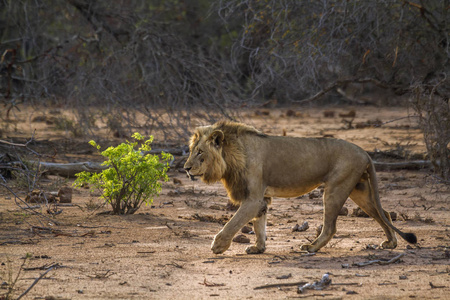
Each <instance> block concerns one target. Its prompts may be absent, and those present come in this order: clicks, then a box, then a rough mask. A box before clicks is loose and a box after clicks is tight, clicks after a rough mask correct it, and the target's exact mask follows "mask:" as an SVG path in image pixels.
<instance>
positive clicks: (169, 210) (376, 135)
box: [0, 107, 450, 299]
mask: <svg viewBox="0 0 450 300" xmlns="http://www.w3.org/2000/svg"><path fill="white" fill-rule="evenodd" d="M352 109H354V110H355V111H356V118H355V119H354V120H353V122H352V125H356V124H358V123H361V124H363V123H367V122H368V121H376V120H380V121H381V122H387V121H390V120H394V119H397V118H401V117H405V116H407V115H408V113H409V112H408V111H407V110H406V109H404V108H374V107H356V108H352V107H339V108H334V109H333V111H334V112H335V116H334V117H331V118H325V117H324V115H323V110H322V109H318V108H311V109H307V110H302V111H294V115H293V116H290V117H288V116H286V115H292V112H289V113H288V112H287V109H276V110H275V109H274V110H270V111H267V110H260V111H256V112H255V111H248V112H245V113H244V117H245V120H246V121H247V122H249V123H251V124H253V125H255V126H256V127H258V128H259V129H261V130H262V131H264V132H266V133H269V134H276V135H281V134H283V132H284V133H286V134H287V135H290V136H324V135H327V136H334V137H337V138H344V139H347V140H349V141H351V142H354V143H356V144H358V145H360V146H361V147H363V148H364V149H365V150H367V151H374V150H375V149H378V150H381V151H394V152H395V153H397V154H401V155H403V156H407V157H409V158H418V157H421V156H423V154H424V153H425V146H424V144H423V141H422V136H421V132H420V130H419V129H418V128H417V125H416V123H415V120H414V119H401V120H398V121H396V122H392V123H386V124H384V125H383V126H381V127H377V128H373V127H370V128H355V129H345V128H346V127H347V126H348V123H347V124H346V123H342V120H343V118H342V117H339V113H348V112H349V111H350V110H352ZM267 114H268V115H267ZM25 121H26V120H25ZM25 121H24V122H25ZM25 123H26V122H25ZM26 124H27V125H26V127H27V128H28V127H29V128H31V127H33V126H36V127H38V126H41V129H40V130H41V132H39V134H40V135H41V137H42V138H45V136H44V134H43V133H42V131H43V130H44V128H45V126H44V125H42V124H33V123H26ZM358 127H361V126H358ZM28 132H29V131H27V129H23V130H20V128H19V130H16V132H15V133H14V132H13V133H6V134H5V133H4V136H3V138H5V136H7V137H10V136H26V135H27V134H28ZM51 133H52V131H51ZM52 134H53V136H52V138H55V136H57V135H55V134H54V132H53V133H52ZM67 143H69V144H70V143H73V144H76V141H74V140H68V142H67ZM67 149H68V150H67V151H68V152H67V153H64V155H62V157H64V159H66V160H70V161H74V160H78V161H84V160H86V158H87V157H84V156H82V155H78V156H76V157H75V156H74V155H71V153H74V151H73V148H71V147H70V146H68V147H67ZM177 159H181V158H177ZM169 175H170V177H171V180H172V181H171V182H168V183H165V184H164V187H163V191H162V194H161V195H160V197H158V198H157V199H156V200H155V201H154V203H153V205H152V206H146V207H142V208H141V209H140V210H139V211H138V212H137V213H136V214H134V215H126V216H114V215H106V214H99V212H103V211H107V210H109V207H108V206H103V207H100V208H97V209H96V210H92V209H93V208H94V207H96V206H97V205H98V204H101V202H100V200H98V198H97V197H96V195H92V194H90V193H89V191H88V190H85V189H77V190H75V191H74V195H73V202H72V203H73V206H63V207H59V208H58V209H62V213H61V214H58V215H56V216H55V217H51V216H50V215H47V214H46V210H47V208H46V207H44V206H42V207H41V208H40V209H38V211H40V212H42V213H43V214H45V215H47V216H49V219H47V220H45V219H42V218H37V217H35V216H32V215H31V214H29V213H26V212H24V211H23V210H21V209H19V208H18V207H17V206H16V205H15V204H14V197H13V196H12V195H11V194H10V193H9V192H7V191H6V190H5V189H4V188H0V264H1V265H0V283H2V284H1V289H0V299H2V296H1V295H4V294H6V292H7V287H8V284H11V277H12V278H13V279H14V278H16V275H17V273H18V272H19V270H20V267H21V265H22V263H23V261H24V257H25V256H26V255H27V253H29V254H30V255H31V259H29V260H27V262H26V263H25V265H24V266H23V267H22V271H21V272H20V274H19V276H18V280H17V282H16V283H15V285H14V294H13V295H14V298H16V297H18V296H19V295H21V294H22V293H23V292H24V291H25V290H26V289H27V288H28V287H29V286H30V285H31V284H32V283H33V282H34V281H35V279H36V278H38V277H39V276H40V274H43V273H44V272H46V271H47V270H48V269H49V268H50V267H51V266H54V268H52V269H51V270H50V271H48V273H47V274H46V275H45V277H43V278H42V279H41V280H39V281H38V283H37V284H36V285H35V286H34V287H33V288H32V290H31V291H30V292H29V293H28V294H27V295H26V296H25V297H24V299H286V298H310V299H313V298H317V299H340V298H345V299H407V298H415V299H433V298H436V299H448V295H449V292H450V280H449V278H450V277H449V275H450V253H449V251H450V249H449V246H450V243H449V241H450V231H449V229H450V221H449V220H450V218H449V217H450V213H449V208H450V205H449V201H450V193H449V186H446V185H444V184H442V183H439V182H438V181H437V180H436V178H435V177H433V176H432V173H431V172H430V171H429V170H418V171H406V170H397V171H388V172H386V171H384V172H378V180H379V186H380V195H381V199H382V205H383V207H384V209H386V210H387V211H391V212H395V213H397V216H398V217H397V220H396V221H395V222H394V224H395V225H396V226H397V227H399V228H401V229H403V230H404V231H411V232H414V233H416V235H417V237H418V240H419V243H418V244H417V245H412V246H411V245H408V244H407V243H406V242H404V241H403V240H399V245H398V247H397V249H395V250H383V249H379V247H378V246H377V245H378V244H380V243H381V242H382V241H383V240H384V239H385V236H384V233H383V231H382V229H381V227H380V226H379V225H378V224H377V223H376V222H375V221H374V220H372V219H370V218H363V217H356V216H352V212H353V209H355V208H356V205H355V204H354V203H353V202H352V201H351V200H348V201H347V202H346V204H345V207H347V208H348V211H349V213H348V215H345V216H340V217H339V218H338V224H337V227H338V231H337V234H336V235H335V237H334V238H333V239H332V240H331V241H330V242H329V243H328V245H327V246H326V247H324V248H323V249H321V250H320V252H318V253H317V254H315V255H307V254H305V253H302V252H300V251H299V247H300V245H301V244H303V243H306V242H308V240H312V239H313V238H314V237H315V235H316V228H317V227H318V226H319V225H320V224H321V222H322V212H323V211H322V201H321V198H319V197H317V193H318V192H314V193H313V194H312V195H311V196H310V195H305V196H302V197H299V198H295V199H294V198H291V199H281V198H275V199H274V201H273V204H272V206H271V208H270V211H269V214H268V222H269V226H268V230H267V238H268V240H267V250H266V252H265V253H264V254H260V255H247V254H245V251H244V249H245V248H246V247H247V246H248V245H249V244H248V243H247V244H246V243H237V242H234V243H232V245H231V247H230V249H229V250H227V251H226V252H225V253H224V254H222V255H214V254H213V253H212V252H211V251H210V244H211V241H212V238H213V236H214V235H215V234H216V233H217V232H218V231H219V230H220V228H221V227H222V226H223V223H224V222H226V220H228V219H229V218H231V216H232V215H233V213H234V212H233V211H230V210H227V209H226V204H227V197H226V192H225V190H224V188H223V187H222V186H221V185H220V184H214V185H209V186H208V185H205V184H203V183H202V182H200V181H194V182H193V181H189V180H188V179H187V178H186V176H185V175H184V174H183V173H181V172H179V170H177V169H173V170H171V171H170V173H169ZM174 179H177V180H175V181H173V180H174ZM71 182H72V181H71V180H69V181H65V180H62V179H61V178H57V177H56V176H49V177H48V178H47V179H44V181H43V184H46V185H47V186H48V189H51V188H56V187H57V186H58V185H69V186H70V184H71ZM180 182H181V183H180ZM9 184H10V185H11V186H13V187H14V188H15V190H16V191H17V189H18V188H16V187H15V183H14V182H9ZM22 192H23V191H22ZM18 193H19V194H20V189H19V191H18ZM304 221H307V222H308V223H309V229H308V230H307V231H304V232H293V231H292V228H293V227H294V225H295V224H299V225H301V224H302V223H303V222H304ZM56 223H58V224H59V225H56ZM33 226H35V227H34V228H33ZM38 227H42V228H38ZM48 228H53V229H54V230H53V231H49V230H46V229H48ZM244 235H245V236H247V237H248V238H250V240H251V242H254V236H253V235H252V234H244ZM399 255H403V256H401V257H400V258H399V259H398V260H396V261H395V262H393V263H389V264H377V263H375V264H370V265H366V266H358V265H357V264H358V263H364V262H369V261H373V260H381V261H387V260H389V259H392V258H395V257H397V256H399ZM324 274H329V277H330V278H331V280H332V281H331V284H329V285H327V286H326V287H324V288H323V289H322V290H313V289H309V290H304V292H303V293H299V292H298V291H299V286H300V287H301V286H303V285H304V284H306V283H313V282H315V281H319V280H320V279H321V278H322V276H323V275H324ZM10 275H11V276H10Z"/></svg>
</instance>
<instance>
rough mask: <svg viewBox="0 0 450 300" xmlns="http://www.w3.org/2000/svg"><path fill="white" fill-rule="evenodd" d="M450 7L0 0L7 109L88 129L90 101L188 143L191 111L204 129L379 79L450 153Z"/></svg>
mask: <svg viewBox="0 0 450 300" xmlns="http://www.w3.org/2000/svg"><path fill="white" fill-rule="evenodd" d="M449 8H450V1H449V0H427V1H421V0H415V1H405V0H403V1H400V0H398V1H394V0H381V1H357V0H349V1H337V0H321V1H315V0H302V1H298V0H282V1H279V0H216V1H207V0H198V1H197V0H171V1H163V0H134V1H131V0H111V1H99V0H66V1H63V0H45V1H44V0H2V1H0V35H1V36H0V53H1V61H0V76H1V77H0V102H1V105H2V113H3V112H5V113H7V112H8V111H9V110H10V109H12V108H13V107H15V106H16V105H19V104H20V103H24V102H27V103H41V102H44V101H45V102H46V103H48V101H52V102H54V103H62V104H65V105H67V106H70V107H72V108H74V110H75V111H76V112H77V116H78V122H79V123H80V127H81V128H86V130H88V129H89V122H90V121H89V119H90V118H91V117H92V116H90V115H89V112H88V111H89V110H88V109H87V108H89V107H92V106H99V105H101V106H103V107H105V109H106V112H107V113H108V114H109V115H119V116H120V118H121V119H123V120H124V121H125V122H126V123H127V124H132V123H133V121H134V120H135V118H134V117H133V110H132V109H136V110H140V111H145V112H147V115H148V122H153V123H156V124H159V125H160V126H167V124H170V125H171V129H170V130H171V132H175V133H176V134H178V135H183V136H184V135H185V134H186V129H187V126H185V125H186V124H188V122H189V118H190V116H191V112H192V111H193V110H194V108H195V111H196V112H197V116H199V115H200V116H203V118H205V122H207V121H213V120H214V119H215V118H216V117H217V113H218V114H220V115H222V116H223V115H225V116H226V117H231V115H230V114H232V111H233V110H232V109H233V108H235V107H239V106H241V105H242V104H243V102H245V103H246V105H249V104H252V103H257V102H261V101H265V100H267V99H277V100H278V102H279V103H280V102H284V103H288V104H293V103H299V101H301V100H304V99H308V98H310V97H311V96H313V95H315V94H316V93H317V92H319V91H333V90H336V89H337V88H340V89H342V90H345V88H346V86H347V85H348V84H357V85H364V86H367V85H368V84H370V85H372V86H378V87H381V88H383V89H386V90H389V91H391V92H394V93H397V94H402V95H408V96H409V99H410V100H411V102H412V104H413V106H414V107H415V108H416V109H417V112H418V113H419V114H420V115H421V116H422V119H421V120H422V124H424V126H428V127H430V126H436V125H432V124H434V123H436V124H440V125H437V126H440V128H439V130H436V129H435V128H434V127H431V129H430V130H429V131H427V132H429V134H428V135H427V137H426V138H427V139H428V140H430V143H431V144H430V145H432V146H430V149H432V148H433V147H434V148H435V150H433V151H437V152H439V153H447V151H448V143H449V140H450V134H449V128H448V126H449V125H448V124H449V123H450V121H449V105H448V95H449V92H450V91H449V78H448V75H449V66H450V63H449V57H450V55H449V54H450V50H449V49H450V42H449V41H450V37H449V36H450V35H449V33H450V14H449ZM121 108H126V112H125V113H124V112H123V110H122V111H121V113H120V114H119V113H117V111H120V109H121ZM155 108H158V109H155ZM161 111H165V112H166V113H167V114H165V116H166V117H165V118H162V117H161ZM211 111H214V112H216V114H212V113H211ZM167 116H169V123H168V122H167ZM442 124H444V125H445V126H446V127H445V126H444V127H442V126H443V125H442ZM438 136H439V137H438ZM438 140H439V141H438ZM445 155H446V154H445ZM445 155H444V157H447V166H448V156H445ZM441 160H442V158H441ZM447 176H448V172H447Z"/></svg>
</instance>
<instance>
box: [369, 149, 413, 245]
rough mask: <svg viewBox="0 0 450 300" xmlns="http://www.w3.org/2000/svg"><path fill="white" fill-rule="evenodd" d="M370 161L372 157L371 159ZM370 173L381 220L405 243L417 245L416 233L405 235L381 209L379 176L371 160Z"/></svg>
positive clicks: (370, 182) (371, 187)
mask: <svg viewBox="0 0 450 300" xmlns="http://www.w3.org/2000/svg"><path fill="white" fill-rule="evenodd" d="M369 159H370V157H369ZM367 171H368V173H369V186H370V189H371V190H372V191H371V192H372V194H373V196H374V198H375V202H376V205H377V210H378V214H379V215H380V216H381V218H382V219H383V221H384V222H385V223H386V224H387V225H388V226H389V227H391V228H392V229H393V230H394V231H395V232H397V233H398V234H399V235H400V236H401V237H402V238H403V239H404V240H405V241H407V242H408V243H411V244H415V243H417V237H416V235H415V234H414V233H410V232H408V233H405V232H403V231H401V230H400V229H398V228H397V227H395V226H394V225H393V224H392V223H391V222H390V221H389V220H388V218H386V216H385V214H384V212H383V208H382V207H381V202H380V195H379V194H378V183H377V175H376V173H375V166H374V165H373V162H372V160H371V159H370V165H369V166H368V170H367Z"/></svg>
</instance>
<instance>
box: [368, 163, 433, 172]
mask: <svg viewBox="0 0 450 300" xmlns="http://www.w3.org/2000/svg"><path fill="white" fill-rule="evenodd" d="M373 164H374V166H375V169H376V170H377V171H389V170H420V169H428V168H431V166H432V164H431V162H430V161H428V160H413V161H405V162H394V163H388V162H378V161H374V162H373Z"/></svg>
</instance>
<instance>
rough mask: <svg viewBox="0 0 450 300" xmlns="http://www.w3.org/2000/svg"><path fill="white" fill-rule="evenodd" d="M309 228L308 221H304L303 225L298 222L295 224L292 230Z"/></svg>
mask: <svg viewBox="0 0 450 300" xmlns="http://www.w3.org/2000/svg"><path fill="white" fill-rule="evenodd" d="M308 228H309V224H308V221H305V222H303V224H302V226H299V225H298V224H295V226H294V227H293V228H292V232H294V231H306V230H308Z"/></svg>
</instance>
